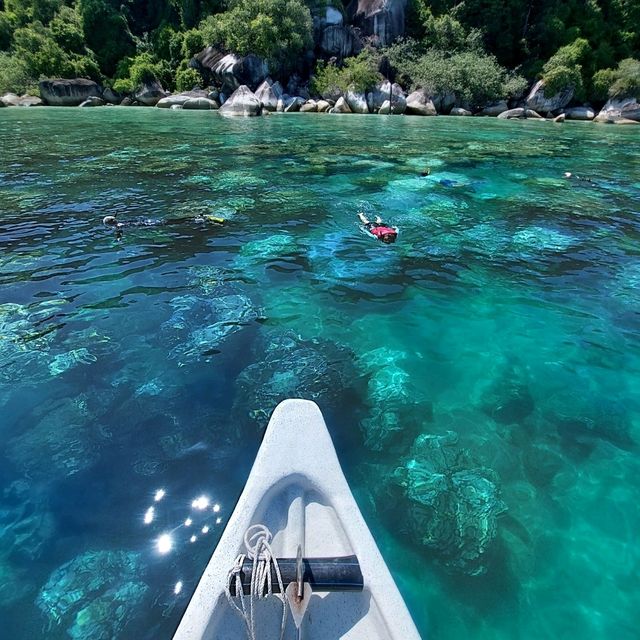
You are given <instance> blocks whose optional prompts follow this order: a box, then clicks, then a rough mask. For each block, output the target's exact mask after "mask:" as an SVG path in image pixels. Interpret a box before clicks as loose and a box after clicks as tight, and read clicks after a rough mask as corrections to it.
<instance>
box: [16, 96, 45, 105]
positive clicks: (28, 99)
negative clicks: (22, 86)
mask: <svg viewBox="0 0 640 640" xmlns="http://www.w3.org/2000/svg"><path fill="white" fill-rule="evenodd" d="M43 105H44V102H43V101H42V100H41V99H40V98H38V97H37V96H27V95H25V96H20V100H18V104H17V105H16V106H17V107H41V106H43Z"/></svg>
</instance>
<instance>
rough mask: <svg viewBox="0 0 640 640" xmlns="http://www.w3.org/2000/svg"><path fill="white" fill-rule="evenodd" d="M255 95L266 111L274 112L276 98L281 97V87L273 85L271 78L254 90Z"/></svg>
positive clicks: (277, 84)
mask: <svg viewBox="0 0 640 640" xmlns="http://www.w3.org/2000/svg"><path fill="white" fill-rule="evenodd" d="M255 95H256V98H258V100H260V102H261V103H262V106H263V107H264V108H265V109H266V110H267V111H276V109H277V108H278V98H281V97H282V86H281V85H280V83H279V82H275V83H274V82H273V81H272V80H271V78H266V79H265V80H264V81H263V83H262V84H261V85H260V86H259V87H258V88H257V89H256V92H255Z"/></svg>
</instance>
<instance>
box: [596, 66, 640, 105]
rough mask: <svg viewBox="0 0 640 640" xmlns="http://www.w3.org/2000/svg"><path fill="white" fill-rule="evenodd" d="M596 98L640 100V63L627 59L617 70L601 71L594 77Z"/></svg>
mask: <svg viewBox="0 0 640 640" xmlns="http://www.w3.org/2000/svg"><path fill="white" fill-rule="evenodd" d="M593 85H594V89H595V93H596V96H597V97H598V98H600V99H602V100H605V99H607V98H635V99H636V100H640V61H639V60H635V59H633V58H627V59H625V60H622V61H620V64H618V68H617V69H601V70H600V71H598V72H596V74H595V75H594V77H593Z"/></svg>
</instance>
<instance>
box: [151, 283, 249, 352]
mask: <svg viewBox="0 0 640 640" xmlns="http://www.w3.org/2000/svg"><path fill="white" fill-rule="evenodd" d="M229 291H231V290H229ZM171 306H172V307H173V310H174V311H173V314H172V316H171V317H170V318H169V320H167V321H166V322H165V323H164V324H163V325H162V328H161V332H162V334H163V336H165V337H166V338H167V339H168V340H169V341H171V342H174V341H176V340H177V341H178V345H177V346H175V347H174V348H173V349H172V350H171V352H170V353H169V357H170V358H174V359H178V360H180V361H181V362H183V363H184V362H193V361H195V360H198V359H200V358H203V357H204V358H206V357H207V356H210V355H212V354H213V353H216V352H217V350H219V348H220V347H221V345H222V343H223V342H224V340H225V339H226V338H228V337H229V336H230V335H232V334H234V333H236V332H238V331H240V330H241V329H242V328H243V327H244V326H246V325H247V324H249V323H251V322H253V321H255V320H256V319H257V318H259V317H260V313H259V311H258V309H257V308H256V307H255V306H254V305H253V303H252V302H251V300H250V299H249V298H248V297H247V296H245V295H243V294H239V293H234V292H229V293H226V294H225V295H222V294H220V295H217V296H216V297H213V298H210V299H206V298H200V297H198V296H192V295H187V296H177V297H175V298H173V299H172V300H171Z"/></svg>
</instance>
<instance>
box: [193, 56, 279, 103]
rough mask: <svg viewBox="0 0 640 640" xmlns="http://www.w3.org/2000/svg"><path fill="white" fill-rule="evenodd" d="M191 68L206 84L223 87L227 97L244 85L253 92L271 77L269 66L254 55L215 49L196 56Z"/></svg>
mask: <svg viewBox="0 0 640 640" xmlns="http://www.w3.org/2000/svg"><path fill="white" fill-rule="evenodd" d="M189 66H191V67H193V68H194V69H197V70H198V71H199V72H200V73H201V74H202V76H203V78H204V79H205V81H206V82H208V83H210V84H216V85H219V86H221V87H222V92H223V93H225V94H227V95H228V94H230V93H233V92H234V91H235V90H236V89H238V88H239V87H240V86H242V85H246V86H247V87H248V88H249V89H251V90H252V91H253V90H255V89H257V88H258V86H259V85H260V84H261V83H262V81H263V80H265V78H266V77H267V76H268V75H269V65H268V64H267V62H266V60H264V59H262V58H259V57H258V56H256V55H254V54H252V53H250V54H249V55H248V56H237V55H235V54H234V53H227V54H224V53H221V52H220V51H218V50H216V49H214V48H213V47H207V48H206V49H203V50H202V51H201V52H200V53H198V54H197V55H196V56H194V58H193V59H192V60H191V62H190V63H189Z"/></svg>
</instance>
